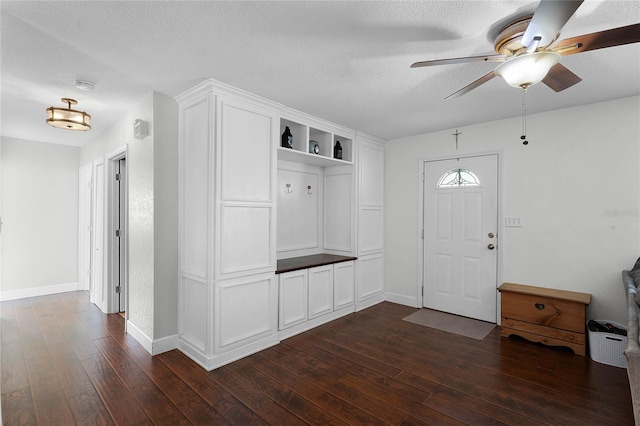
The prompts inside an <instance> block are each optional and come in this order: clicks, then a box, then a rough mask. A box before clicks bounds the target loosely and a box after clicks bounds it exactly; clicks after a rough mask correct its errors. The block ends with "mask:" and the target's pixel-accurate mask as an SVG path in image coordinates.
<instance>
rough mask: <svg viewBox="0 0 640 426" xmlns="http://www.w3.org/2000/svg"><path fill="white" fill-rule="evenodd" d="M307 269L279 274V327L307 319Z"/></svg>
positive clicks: (286, 326) (283, 327)
mask: <svg viewBox="0 0 640 426" xmlns="http://www.w3.org/2000/svg"><path fill="white" fill-rule="evenodd" d="M307 280H308V275H307V270H306V269H302V270H300V271H293V272H287V273H284V274H280V297H279V301H280V313H279V324H278V325H279V329H280V330H284V329H285V328H288V327H291V326H294V325H296V324H300V323H301V322H304V321H306V320H307Z"/></svg>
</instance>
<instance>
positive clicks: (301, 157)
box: [278, 118, 353, 167]
mask: <svg viewBox="0 0 640 426" xmlns="http://www.w3.org/2000/svg"><path fill="white" fill-rule="evenodd" d="M287 127H288V128H289V131H290V132H291V148H289V147H286V146H285V145H286V143H283V140H284V139H287V138H286V137H284V138H283V135H284V133H285V131H286V129H287ZM319 127H320V126H316V127H314V126H311V125H306V124H302V123H299V122H296V121H293V120H290V119H286V118H281V119H280V143H279V147H278V159H280V160H286V161H293V162H297V163H304V164H311V165H314V166H318V167H331V166H340V165H347V164H353V139H352V138H348V137H346V136H341V135H339V134H336V133H333V132H331V131H329V130H324V129H321V128H319ZM338 143H339V144H338ZM336 146H339V148H340V149H336Z"/></svg>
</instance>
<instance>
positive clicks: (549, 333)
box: [502, 317, 586, 345]
mask: <svg viewBox="0 0 640 426" xmlns="http://www.w3.org/2000/svg"><path fill="white" fill-rule="evenodd" d="M502 327H503V328H504V329H510V330H514V331H516V332H518V331H522V332H525V333H531V334H535V335H539V336H545V337H550V338H552V339H556V340H562V341H564V342H570V343H575V344H578V345H585V344H586V341H585V335H584V332H574V331H569V330H561V329H558V328H551V327H545V326H543V325H538V324H532V323H529V322H525V321H518V320H516V319H512V318H505V317H502ZM505 333H506V331H505ZM515 334H521V333H515Z"/></svg>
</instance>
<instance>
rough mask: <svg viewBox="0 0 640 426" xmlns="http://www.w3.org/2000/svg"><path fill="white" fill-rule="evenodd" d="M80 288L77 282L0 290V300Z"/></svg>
mask: <svg viewBox="0 0 640 426" xmlns="http://www.w3.org/2000/svg"><path fill="white" fill-rule="evenodd" d="M77 290H81V288H80V287H79V285H78V283H77V282H75V283H66V284H55V285H45V286H42V287H32V288H24V289H20V290H7V291H0V301H3V302H4V301H6V300H16V299H24V298H26V297H36V296H47V295H49V294H55V293H66V292H68V291H77Z"/></svg>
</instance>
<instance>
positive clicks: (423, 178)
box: [422, 173, 424, 182]
mask: <svg viewBox="0 0 640 426" xmlns="http://www.w3.org/2000/svg"><path fill="white" fill-rule="evenodd" d="M422 181H423V182H424V173H423V174H422Z"/></svg>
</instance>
